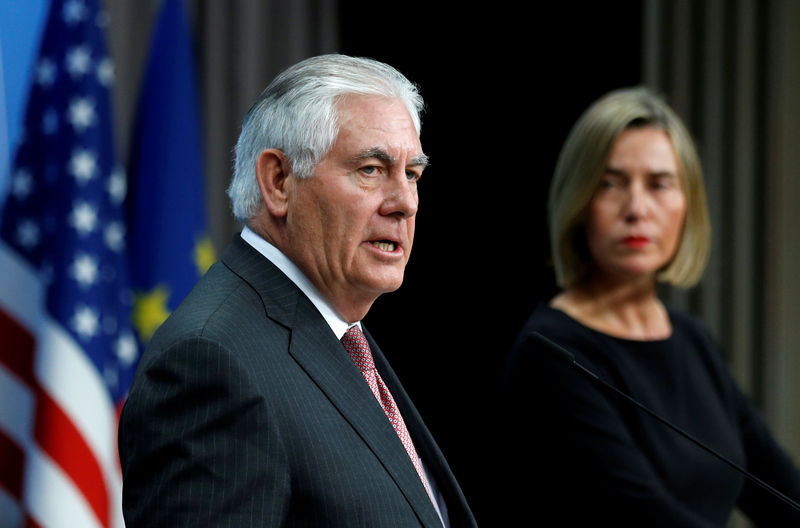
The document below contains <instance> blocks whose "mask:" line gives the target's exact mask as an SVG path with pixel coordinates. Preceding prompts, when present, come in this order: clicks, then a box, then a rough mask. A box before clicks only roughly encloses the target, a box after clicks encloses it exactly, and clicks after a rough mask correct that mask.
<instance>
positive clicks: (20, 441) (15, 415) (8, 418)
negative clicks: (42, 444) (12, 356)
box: [0, 365, 36, 450]
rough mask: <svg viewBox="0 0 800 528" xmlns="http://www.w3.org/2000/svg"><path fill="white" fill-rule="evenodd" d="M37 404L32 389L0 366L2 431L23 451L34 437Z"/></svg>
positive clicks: (0, 423) (0, 422)
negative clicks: (34, 415)
mask: <svg viewBox="0 0 800 528" xmlns="http://www.w3.org/2000/svg"><path fill="white" fill-rule="evenodd" d="M35 404H36V400H35V398H34V395H33V393H32V392H31V391H30V389H29V388H28V387H27V386H26V385H25V384H24V383H22V382H21V381H20V380H19V378H18V377H17V376H15V375H14V374H13V373H12V372H11V371H9V370H8V369H6V367H5V366H3V365H0V429H2V430H3V432H4V433H5V434H6V435H8V437H9V438H11V439H12V440H13V441H14V442H16V444H17V445H19V446H20V449H22V450H24V449H25V446H27V445H28V444H29V443H30V441H31V438H32V437H33V414H34V412H35V410H36V407H35Z"/></svg>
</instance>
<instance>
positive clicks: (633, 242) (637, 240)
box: [622, 236, 650, 249]
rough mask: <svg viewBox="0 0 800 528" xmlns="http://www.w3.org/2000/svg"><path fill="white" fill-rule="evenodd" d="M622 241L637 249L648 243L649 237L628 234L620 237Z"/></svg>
mask: <svg viewBox="0 0 800 528" xmlns="http://www.w3.org/2000/svg"><path fill="white" fill-rule="evenodd" d="M622 243H623V244H625V245H626V246H628V247H631V248H634V249H638V248H642V247H644V246H646V245H647V244H649V243H650V239H649V238H647V237H645V236H628V237H625V238H623V239H622Z"/></svg>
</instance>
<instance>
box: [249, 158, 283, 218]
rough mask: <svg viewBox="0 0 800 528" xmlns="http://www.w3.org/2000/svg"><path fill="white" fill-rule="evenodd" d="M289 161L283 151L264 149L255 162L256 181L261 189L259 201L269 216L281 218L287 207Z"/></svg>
mask: <svg viewBox="0 0 800 528" xmlns="http://www.w3.org/2000/svg"><path fill="white" fill-rule="evenodd" d="M289 172H290V167H289V160H288V159H287V158H286V155H285V154H284V153H283V151H281V150H278V149H266V150H264V151H262V152H261V154H259V156H258V160H257V161H256V180H257V181H258V188H259V189H261V199H262V200H263V201H264V204H265V205H266V207H267V210H268V211H269V213H270V215H272V216H274V217H279V218H282V217H284V216H286V213H287V211H288V206H289V200H288V193H287V186H286V180H287V178H288V177H289Z"/></svg>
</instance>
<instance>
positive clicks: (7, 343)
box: [0, 310, 36, 387]
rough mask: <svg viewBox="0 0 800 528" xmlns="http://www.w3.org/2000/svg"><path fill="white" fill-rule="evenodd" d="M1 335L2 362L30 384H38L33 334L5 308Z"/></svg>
mask: <svg viewBox="0 0 800 528" xmlns="http://www.w3.org/2000/svg"><path fill="white" fill-rule="evenodd" d="M0 335H1V336H3V346H2V347H0V363H2V364H3V365H5V366H6V368H8V369H9V370H10V371H11V372H13V373H14V374H16V375H17V377H19V378H20V379H21V380H22V381H24V382H25V383H27V384H28V385H29V386H31V387H34V386H36V380H35V378H34V376H33V351H34V350H33V349H34V343H35V341H34V339H33V335H31V333H30V332H29V331H28V330H27V329H26V328H25V327H24V326H22V325H20V324H19V323H18V322H17V321H16V320H15V319H12V318H11V316H10V315H9V314H8V313H6V312H5V311H3V310H0Z"/></svg>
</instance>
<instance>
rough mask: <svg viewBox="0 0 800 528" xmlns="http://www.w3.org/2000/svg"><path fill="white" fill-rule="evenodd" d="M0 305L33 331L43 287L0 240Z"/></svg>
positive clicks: (41, 304) (37, 322)
mask: <svg viewBox="0 0 800 528" xmlns="http://www.w3.org/2000/svg"><path fill="white" fill-rule="evenodd" d="M0 305H2V307H3V309H4V310H5V311H7V312H8V313H9V314H11V315H12V316H13V317H14V319H16V320H17V321H18V322H19V323H20V324H21V325H22V326H24V327H25V328H27V329H28V331H29V332H30V333H31V334H33V333H35V330H36V328H37V327H38V326H39V323H40V321H41V320H42V314H43V310H42V307H43V306H44V290H43V289H42V284H41V282H40V281H39V277H38V275H37V274H36V271H35V270H34V269H33V268H32V267H31V266H30V264H28V263H27V262H25V261H24V260H23V259H21V258H20V257H19V255H18V254H17V253H16V252H15V251H14V250H13V249H11V248H10V247H8V246H7V245H6V244H5V243H4V242H3V241H0Z"/></svg>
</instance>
